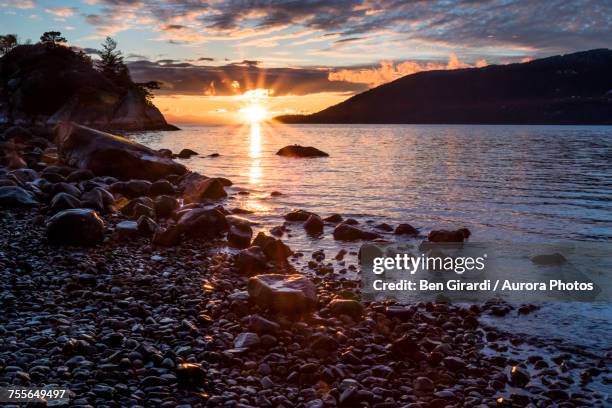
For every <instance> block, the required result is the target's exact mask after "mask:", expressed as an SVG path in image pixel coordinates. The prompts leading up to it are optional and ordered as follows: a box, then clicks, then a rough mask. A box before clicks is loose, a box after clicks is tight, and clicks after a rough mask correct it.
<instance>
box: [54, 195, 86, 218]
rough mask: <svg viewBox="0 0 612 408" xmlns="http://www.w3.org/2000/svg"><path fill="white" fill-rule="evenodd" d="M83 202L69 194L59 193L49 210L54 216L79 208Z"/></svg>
mask: <svg viewBox="0 0 612 408" xmlns="http://www.w3.org/2000/svg"><path fill="white" fill-rule="evenodd" d="M80 206H81V200H79V199H78V198H76V197H75V196H73V195H70V194H68V193H57V194H56V195H55V196H54V197H53V199H52V200H51V205H50V206H49V209H50V210H51V212H52V213H53V214H55V213H58V212H60V211H64V210H70V209H72V208H79V207H80Z"/></svg>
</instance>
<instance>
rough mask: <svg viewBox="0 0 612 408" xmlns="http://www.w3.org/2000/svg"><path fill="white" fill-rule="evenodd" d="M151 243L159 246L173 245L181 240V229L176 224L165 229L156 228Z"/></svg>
mask: <svg viewBox="0 0 612 408" xmlns="http://www.w3.org/2000/svg"><path fill="white" fill-rule="evenodd" d="M151 242H153V244H155V245H160V246H175V245H178V244H179V243H180V242H181V231H180V230H179V228H178V227H177V226H176V225H171V226H169V227H168V228H166V229H161V228H160V229H158V230H157V231H156V232H155V234H153V238H152V240H151Z"/></svg>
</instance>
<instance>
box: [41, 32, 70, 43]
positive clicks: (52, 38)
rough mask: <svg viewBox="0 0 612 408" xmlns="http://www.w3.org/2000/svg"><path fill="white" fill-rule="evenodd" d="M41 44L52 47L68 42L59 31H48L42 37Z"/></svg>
mask: <svg viewBox="0 0 612 408" xmlns="http://www.w3.org/2000/svg"><path fill="white" fill-rule="evenodd" d="M40 42H41V43H43V44H47V45H50V46H56V45H60V44H62V43H65V42H67V40H66V38H65V37H62V33H60V32H59V31H47V32H45V33H43V35H41V36H40Z"/></svg>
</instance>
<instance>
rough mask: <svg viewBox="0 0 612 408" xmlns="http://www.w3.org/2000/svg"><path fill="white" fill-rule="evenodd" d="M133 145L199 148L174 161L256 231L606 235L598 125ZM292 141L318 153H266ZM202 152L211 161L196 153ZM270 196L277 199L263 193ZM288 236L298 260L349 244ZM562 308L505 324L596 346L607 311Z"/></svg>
mask: <svg viewBox="0 0 612 408" xmlns="http://www.w3.org/2000/svg"><path fill="white" fill-rule="evenodd" d="M134 138H135V139H136V140H138V141H140V142H142V143H144V144H146V145H148V146H150V147H153V148H156V149H158V148H169V149H171V150H172V151H173V152H175V153H177V152H179V151H180V150H181V149H183V148H190V149H193V150H195V151H197V152H199V153H200V156H197V157H193V158H191V159H188V160H183V161H182V162H183V163H184V164H185V165H187V166H188V167H189V168H190V169H191V170H194V171H198V172H200V173H202V174H205V175H207V176H222V177H227V178H229V179H230V180H232V181H233V182H234V187H232V189H230V190H231V191H233V192H235V193H237V192H238V191H248V192H249V193H250V194H249V195H238V194H235V195H232V196H231V197H230V199H229V200H228V203H227V205H226V207H227V208H234V207H240V208H244V209H248V210H252V211H254V212H255V213H254V214H252V215H249V216H248V217H249V218H250V219H252V220H254V221H257V222H259V223H261V228H262V229H269V228H271V227H272V226H275V225H280V224H282V222H283V219H282V215H283V214H285V213H287V212H288V211H289V210H291V209H294V208H301V209H305V210H309V211H313V212H315V213H317V214H319V215H321V216H327V215H329V214H332V213H340V214H342V215H343V216H344V217H345V218H346V217H353V218H356V219H358V220H359V221H360V222H361V223H364V222H366V221H367V220H372V221H373V222H375V223H379V222H387V223H389V224H391V225H396V224H397V223H400V222H408V223H410V224H412V225H413V226H415V227H417V228H419V229H421V231H423V232H424V233H427V231H429V230H430V229H433V228H458V227H468V228H469V229H470V230H471V231H472V233H473V236H472V239H473V240H476V241H478V242H486V241H491V240H494V241H499V240H503V241H518V242H558V241H576V240H578V241H600V242H606V241H610V240H611V239H612V127H609V126H605V127H604V126H593V127H588V126H472V125H466V126H457V125H452V126H446V125H435V126H434V125H432V126H426V125H420V126H415V125H292V126H287V125H274V126H271V125H263V124H262V125H251V126H244V127H221V126H219V127H213V126H210V127H205V126H184V127H183V130H181V131H178V132H148V133H144V134H138V135H134ZM294 143H297V144H302V145H309V146H315V147H317V148H319V149H322V150H324V151H326V152H327V153H329V154H330V157H329V158H317V159H291V158H284V157H279V156H276V155H275V153H276V151H277V150H278V149H280V148H281V147H283V146H286V145H289V144H294ZM210 153H219V154H220V157H216V158H210V157H205V156H206V155H208V154H210ZM275 190H276V191H280V192H281V193H282V195H281V196H279V197H270V193H271V192H272V191H275ZM293 230H294V231H293V232H292V233H291V234H290V236H285V237H283V240H284V241H286V242H287V243H288V244H289V245H290V246H291V247H292V248H293V249H294V250H300V251H302V252H304V253H305V254H306V256H305V257H304V259H305V260H308V259H310V256H309V253H310V252H312V251H314V250H317V249H320V248H325V249H327V250H329V251H328V253H327V256H328V258H329V257H333V255H334V254H335V251H337V250H338V249H339V248H340V247H345V248H347V249H355V248H356V246H355V244H350V245H347V244H339V243H337V242H335V241H333V239H332V238H331V227H326V234H325V236H324V237H323V238H317V239H314V238H310V237H308V236H306V234H304V233H303V232H302V230H301V227H300V226H299V224H296V225H295V226H294V227H293ZM389 237H390V238H392V235H389ZM351 261H353V262H354V257H353V258H349V262H351ZM571 310H574V311H576V313H577V314H578V315H579V316H582V317H583V319H576V315H575V314H573V313H569V312H568V310H567V308H556V307H554V306H552V307H543V308H542V309H540V310H539V311H538V313H536V314H534V315H533V316H531V317H521V318H520V319H521V320H520V321H516V320H515V321H512V322H511V324H512V325H513V327H514V328H516V329H518V330H525V331H530V332H532V333H533V331H536V332H537V333H541V335H542V336H545V337H558V338H561V339H566V338H567V339H568V340H571V341H572V342H577V343H580V342H581V339H580V336H576V335H575V334H576V333H579V332H580V331H582V330H589V329H593V327H594V326H595V325H596V326H597V328H598V330H593V331H592V333H593V335H594V336H589V338H588V339H587V340H588V341H585V342H584V345H585V347H589V348H595V349H600V350H601V349H604V350H605V349H606V348H608V347H609V338H610V333H612V308H611V307H610V306H609V305H604V306H597V307H596V309H593V308H591V307H590V306H589V305H587V304H584V305H579V306H575V308H573V309H571ZM593 311H595V312H594V313H593ZM589 316H590V317H589ZM581 320H582V321H581ZM552 322H554V324H552ZM544 323H546V324H544ZM500 324H502V325H504V324H505V323H500ZM593 337H594V338H593Z"/></svg>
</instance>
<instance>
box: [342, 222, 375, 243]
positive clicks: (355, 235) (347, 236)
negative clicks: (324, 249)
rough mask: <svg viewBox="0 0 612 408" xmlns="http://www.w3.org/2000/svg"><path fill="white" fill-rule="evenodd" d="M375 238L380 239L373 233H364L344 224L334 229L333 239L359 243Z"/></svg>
mask: <svg viewBox="0 0 612 408" xmlns="http://www.w3.org/2000/svg"><path fill="white" fill-rule="evenodd" d="M376 238H380V235H379V234H376V233H375V232H370V231H364V230H362V229H359V228H357V227H354V226H352V225H348V224H345V223H342V224H338V226H337V227H336V228H335V229H334V239H335V240H337V241H359V240H371V239H376Z"/></svg>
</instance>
